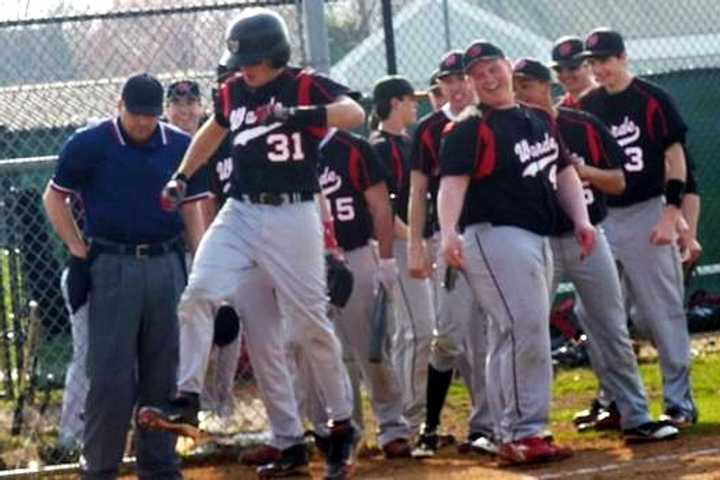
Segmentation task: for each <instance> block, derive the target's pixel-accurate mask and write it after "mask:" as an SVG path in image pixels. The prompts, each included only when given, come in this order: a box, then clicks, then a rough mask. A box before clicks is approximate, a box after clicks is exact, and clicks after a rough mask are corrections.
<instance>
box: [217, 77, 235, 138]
mask: <svg viewBox="0 0 720 480" xmlns="http://www.w3.org/2000/svg"><path fill="white" fill-rule="evenodd" d="M230 95H231V88H230V83H229V82H228V81H226V82H225V83H223V84H222V85H221V86H220V88H219V89H218V91H217V93H216V94H215V95H214V96H213V106H214V110H213V118H214V119H215V122H217V124H218V125H220V126H221V127H225V128H230Z"/></svg>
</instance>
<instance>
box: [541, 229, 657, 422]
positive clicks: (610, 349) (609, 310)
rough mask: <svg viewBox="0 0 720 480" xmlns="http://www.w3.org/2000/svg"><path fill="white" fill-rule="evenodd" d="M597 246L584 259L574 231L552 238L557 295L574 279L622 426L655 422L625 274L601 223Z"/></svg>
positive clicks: (596, 365) (594, 359) (597, 365)
mask: <svg viewBox="0 0 720 480" xmlns="http://www.w3.org/2000/svg"><path fill="white" fill-rule="evenodd" d="M597 232H598V235H597V240H596V243H595V250H594V251H593V253H592V254H591V255H589V256H588V257H586V258H585V259H583V260H581V259H580V246H579V245H578V243H577V241H576V240H575V236H574V235H573V234H572V233H570V234H567V235H563V236H558V237H551V238H550V245H551V247H552V252H553V261H554V265H555V273H554V275H553V288H552V289H551V290H550V292H551V298H552V297H553V296H554V293H555V292H556V291H557V286H558V284H559V283H560V282H563V281H571V282H572V283H573V284H574V285H575V290H576V291H577V293H578V304H577V306H578V308H577V309H576V313H577V316H578V320H579V321H580V326H581V327H582V328H583V330H584V331H585V332H586V333H587V335H588V338H589V345H591V346H592V349H591V350H590V351H591V352H592V354H591V365H592V368H593V370H594V371H595V374H596V375H597V377H598V379H599V380H600V384H601V385H602V386H603V388H604V389H607V390H608V392H609V393H610V394H611V395H612V398H613V399H614V400H615V401H616V403H617V407H618V410H619V411H620V415H621V417H622V427H623V428H625V429H628V428H634V427H637V426H639V425H642V424H643V423H645V422H648V421H650V414H649V413H648V402H647V396H646V394H645V388H644V387H643V384H642V379H641V377H640V371H639V369H638V365H637V359H636V358H635V352H634V351H633V348H632V343H631V342H630V336H629V334H628V329H627V318H626V316H625V309H624V307H623V301H622V293H621V290H620V279H619V277H618V273H617V268H616V267H615V262H614V261H613V258H612V253H611V252H610V245H609V244H608V241H607V238H606V236H605V232H604V229H603V227H602V226H598V228H597Z"/></svg>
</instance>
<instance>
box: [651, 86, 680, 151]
mask: <svg viewBox="0 0 720 480" xmlns="http://www.w3.org/2000/svg"><path fill="white" fill-rule="evenodd" d="M655 98H656V99H657V103H658V107H657V108H655V109H653V111H652V112H649V113H651V115H649V120H650V122H651V125H650V127H651V131H652V132H653V134H654V135H656V137H657V138H658V140H659V141H660V143H661V144H662V146H663V148H667V147H669V146H670V145H672V144H673V143H676V142H680V143H685V134H686V133H687V130H688V127H687V124H686V123H685V121H684V120H683V118H682V116H681V115H680V112H679V111H678V109H677V106H676V105H675V101H674V100H673V99H672V98H671V97H670V95H668V94H667V93H665V92H662V91H658V92H657V93H656V95H655Z"/></svg>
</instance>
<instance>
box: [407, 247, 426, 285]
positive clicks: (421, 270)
mask: <svg viewBox="0 0 720 480" xmlns="http://www.w3.org/2000/svg"><path fill="white" fill-rule="evenodd" d="M407 257H408V258H407V263H408V271H409V272H410V276H411V277H412V278H428V277H429V276H430V275H431V274H432V264H430V262H429V261H428V257H427V248H426V246H425V242H424V241H423V240H420V241H412V240H411V241H410V242H409V243H408V252H407Z"/></svg>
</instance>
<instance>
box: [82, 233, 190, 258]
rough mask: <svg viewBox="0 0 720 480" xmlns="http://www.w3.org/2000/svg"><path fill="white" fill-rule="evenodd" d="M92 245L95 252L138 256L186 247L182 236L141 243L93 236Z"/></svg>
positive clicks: (160, 253)
mask: <svg viewBox="0 0 720 480" xmlns="http://www.w3.org/2000/svg"><path fill="white" fill-rule="evenodd" d="M90 245H91V247H90V248H91V250H92V252H93V254H101V253H108V254H110V255H132V256H133V257H137V258H144V257H156V256H158V255H164V254H166V253H169V252H177V251H179V250H182V249H184V248H185V247H184V245H185V244H184V242H183V240H182V237H175V238H173V239H171V240H167V241H164V242H157V243H139V244H127V243H117V242H112V241H110V240H105V239H102V238H93V239H92V240H91V241H90Z"/></svg>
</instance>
